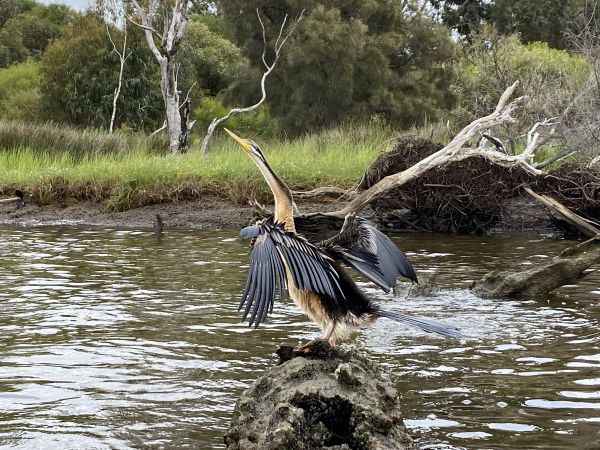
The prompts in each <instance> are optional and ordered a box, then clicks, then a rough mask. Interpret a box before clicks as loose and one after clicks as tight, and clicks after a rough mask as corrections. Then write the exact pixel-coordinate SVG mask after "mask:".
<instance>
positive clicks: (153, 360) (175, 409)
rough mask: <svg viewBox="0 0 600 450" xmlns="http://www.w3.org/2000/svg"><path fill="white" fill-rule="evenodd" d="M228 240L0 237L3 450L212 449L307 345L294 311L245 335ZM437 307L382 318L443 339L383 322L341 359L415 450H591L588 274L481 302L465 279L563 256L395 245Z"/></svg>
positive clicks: (501, 247) (241, 255) (419, 305)
mask: <svg viewBox="0 0 600 450" xmlns="http://www.w3.org/2000/svg"><path fill="white" fill-rule="evenodd" d="M236 235H237V231H235V230H230V231H222V232H183V231H169V232H167V233H166V234H165V235H164V237H163V238H162V239H161V240H157V239H156V238H155V237H154V235H152V233H150V232H146V231H143V232H142V231H117V230H97V229H92V230H85V229H74V228H66V227H58V228H40V229H14V228H0V446H2V447H9V448H44V449H53V448H54V449H65V448H118V449H120V448H141V447H144V448H159V447H161V448H164V447H168V448H222V447H223V445H222V435H223V434H224V431H225V429H226V428H227V426H228V421H229V417H230V415H231V412H232V409H233V406H234V403H235V400H236V398H237V396H238V395H239V393H240V392H241V391H242V390H243V389H244V388H245V387H247V386H248V384H249V383H251V382H252V381H253V380H254V379H255V378H256V377H257V376H258V375H260V374H261V373H262V372H263V371H264V370H265V369H266V368H267V367H269V366H270V365H272V364H273V361H274V357H273V355H272V353H273V351H274V349H275V348H276V347H277V346H278V345H279V344H281V343H284V342H285V343H292V344H295V343H296V342H298V341H302V340H307V339H309V338H313V337H315V336H316V335H317V334H318V330H317V329H316V328H315V326H313V325H312V324H310V323H309V322H307V321H306V319H305V317H304V316H303V315H302V314H301V313H299V312H298V310H297V309H296V308H295V306H293V305H292V304H289V303H286V304H280V305H278V306H277V308H276V311H275V314H273V316H271V317H270V318H269V319H268V320H267V321H266V322H265V323H264V326H261V328H260V329H258V330H254V329H250V328H248V327H247V326H245V325H242V324H240V323H239V315H238V313H237V311H236V309H237V304H238V299H239V296H240V292H241V290H242V288H243V283H244V280H245V269H246V267H247V265H246V264H247V260H248V249H247V243H245V242H240V241H238V240H237V239H235V236H236ZM399 241H400V243H401V246H402V248H404V249H405V250H407V252H408V253H409V255H410V257H411V259H412V260H413V261H414V264H415V266H416V268H417V271H420V272H421V273H422V272H424V271H427V272H430V273H434V272H435V273H436V274H437V276H436V281H437V282H438V283H439V284H440V287H441V292H439V293H438V294H437V295H436V296H434V297H428V298H424V297H411V298H409V299H405V298H394V297H392V296H386V295H384V294H381V293H380V292H379V291H377V290H376V289H374V288H373V287H372V286H370V285H367V284H363V286H364V287H365V289H367V290H368V291H369V292H370V293H371V294H372V295H373V296H377V297H379V298H380V299H381V301H383V302H386V304H387V305H389V307H391V308H396V309H398V310H402V311H403V312H406V313H412V314H417V315H425V316H430V317H435V318H437V319H440V320H446V321H448V322H452V323H455V324H457V325H459V326H460V327H462V329H463V331H464V332H465V333H466V334H468V335H469V336H471V339H469V340H467V341H465V342H462V343H460V342H456V341H451V340H445V339H443V338H437V337H435V336H430V335H426V334H422V333H420V332H419V331H417V330H413V329H407V328H400V327H399V326H397V325H396V324H394V323H393V322H390V321H385V320H381V321H379V322H378V323H377V326H376V327H374V328H371V329H366V330H363V331H361V332H360V333H359V334H358V335H357V336H356V337H355V339H354V341H353V344H355V345H357V346H359V347H360V348H362V349H363V350H364V351H366V352H368V353H370V354H371V355H372V356H373V357H374V358H375V359H377V360H378V361H379V362H380V363H381V365H382V366H384V367H385V369H386V370H387V371H388V372H389V373H390V376H391V377H392V380H393V381H394V382H395V384H396V386H397V388H398V392H399V394H400V396H401V397H402V405H403V406H404V411H405V417H406V425H407V426H408V427H409V428H410V429H411V430H412V432H413V433H414V434H415V435H416V436H417V439H418V441H419V443H420V445H421V446H422V448H430V449H433V448H435V449H441V448H444V449H445V448H499V447H505V448H531V447H534V446H538V447H544V448H593V447H594V445H596V444H597V442H598V441H599V439H600V435H599V434H598V433H599V430H600V427H599V425H600V370H599V369H600V332H599V329H598V322H599V320H600V306H599V300H600V288H599V286H600V273H598V274H597V273H593V274H591V275H590V276H589V277H588V278H587V279H585V280H584V281H582V282H581V283H580V284H578V285H577V286H565V287H563V288H561V289H560V291H559V292H558V293H556V294H554V295H552V296H548V297H547V298H545V299H543V300H536V301H533V300H524V301H498V300H496V301H493V300H481V299H478V298H476V297H474V296H473V295H471V294H470V293H469V291H468V290H467V287H468V285H469V283H470V282H471V281H473V280H476V279H478V278H479V277H480V276H481V275H482V274H484V273H485V272H487V271H488V270H491V269H493V268H506V267H510V266H522V267H526V266H527V265H530V264H535V263H537V262H540V261H543V259H545V258H547V257H549V256H552V255H554V254H556V253H557V252H559V251H560V250H561V249H563V248H564V247H565V246H567V245H568V244H569V242H565V241H557V240H552V239H539V238H536V237H533V236H525V235H520V236H494V237H483V238H481V237H451V236H441V237H438V236H431V235H411V236H405V237H401V238H400V239H399Z"/></svg>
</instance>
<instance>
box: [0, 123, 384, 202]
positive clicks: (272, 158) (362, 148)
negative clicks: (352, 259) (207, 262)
mask: <svg viewBox="0 0 600 450" xmlns="http://www.w3.org/2000/svg"><path fill="white" fill-rule="evenodd" d="M106 136H108V135H106ZM391 136H393V134H392V133H391V131H389V130H384V129H380V128H374V127H371V128H368V127H356V128H352V129H332V130H329V131H326V132H323V133H319V134H312V135H307V136H304V137H302V138H299V139H296V140H283V139H271V140H269V141H261V142H259V145H260V146H261V148H262V149H263V151H264V153H265V156H266V157H267V160H268V161H269V163H270V164H271V166H272V167H273V169H275V170H276V171H277V172H278V174H279V175H280V176H281V177H282V178H283V179H284V180H285V181H286V183H287V184H288V185H289V186H290V188H292V189H294V190H306V189H312V188H314V187H318V186H324V185H335V186H339V187H350V186H352V185H353V184H354V183H356V182H357V180H358V179H359V178H360V177H361V175H362V173H363V171H364V170H365V168H366V167H367V166H368V165H369V164H370V163H371V162H372V161H373V159H374V158H375V157H376V156H377V154H378V153H379V152H380V151H382V150H387V149H388V148H389V147H390V146H391V145H392V140H390V139H391ZM94 137H95V138H99V139H102V135H100V134H94ZM110 138H112V137H110ZM1 142H2V141H1V140H0V143H1ZM69 142H72V141H69ZM73 147H74V148H75V150H74V149H73V148H72V147H67V148H66V149H64V150H60V149H57V148H56V147H55V146H52V147H51V148H50V149H44V148H43V147H42V148H40V145H39V143H38V144H37V145H36V146H35V147H33V146H12V147H8V148H5V149H4V150H2V149H1V148H0V168H2V170H1V171H0V194H4V195H10V194H11V192H12V191H13V190H14V189H16V188H19V189H25V190H27V191H28V192H31V193H32V194H33V195H34V196H35V197H36V198H37V199H38V201H40V202H42V203H51V202H67V203H68V202H70V201H74V200H93V201H97V202H103V203H104V204H105V205H106V206H107V207H108V208H109V209H112V210H123V209H130V208H134V207H138V206H143V205H146V204H152V203H161V202H168V201H180V200H192V199H198V198H202V197H203V196H213V197H218V198H224V199H230V200H232V201H234V202H237V203H245V202H246V201H247V200H250V199H252V198H257V199H259V200H261V201H266V200H268V199H269V197H270V194H269V190H268V187H267V186H266V184H265V183H264V181H263V179H262V176H261V174H260V172H259V171H258V169H257V168H256V166H255V165H254V164H253V162H252V161H251V160H250V159H249V158H248V157H247V156H246V155H245V154H244V152H243V151H242V149H241V148H240V147H239V146H238V145H237V144H236V143H234V142H233V141H231V140H229V139H225V138H224V137H222V136H218V137H217V139H216V141H215V143H214V145H213V147H212V150H211V152H210V153H209V154H208V155H206V156H204V157H203V156H202V155H200V154H199V153H198V152H197V151H194V149H192V151H190V152H189V153H187V154H185V155H171V154H160V153H158V152H157V151H156V150H155V149H154V147H153V146H151V145H141V146H140V145H139V146H137V147H131V148H129V149H122V148H118V149H116V150H112V151H88V152H83V151H81V146H80V145H74V146H73Z"/></svg>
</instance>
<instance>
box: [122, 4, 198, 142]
mask: <svg viewBox="0 0 600 450" xmlns="http://www.w3.org/2000/svg"><path fill="white" fill-rule="evenodd" d="M124 1H125V2H127V3H128V4H129V5H131V7H132V9H133V11H132V12H133V14H131V15H130V16H128V20H129V21H130V22H131V23H133V24H135V25H136V26H138V27H140V28H141V29H143V31H144V35H145V37H146V42H147V43H148V47H149V48H150V51H151V52H152V54H153V55H154V57H155V58H156V61H157V62H158V64H159V66H160V75H161V81H160V88H161V93H162V97H163V101H164V106H165V125H164V127H165V128H166V129H167V130H168V133H169V147H170V149H171V151H172V152H173V153H183V152H185V151H186V150H187V146H188V142H187V141H188V137H189V134H190V131H191V129H192V126H193V125H194V122H193V121H190V105H189V100H188V99H185V100H184V104H180V96H179V89H178V86H177V71H178V68H179V65H178V63H177V51H178V50H179V48H180V46H181V43H182V40H183V36H184V34H185V30H186V26H187V23H188V19H189V15H190V8H191V6H192V5H193V3H194V1H193V0H147V1H146V2H142V1H141V0H140V1H138V0H124Z"/></svg>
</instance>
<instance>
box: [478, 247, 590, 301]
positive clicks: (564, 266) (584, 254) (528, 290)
mask: <svg viewBox="0 0 600 450" xmlns="http://www.w3.org/2000/svg"><path fill="white" fill-rule="evenodd" d="M599 261H600V236H596V237H593V238H592V239H590V240H587V241H585V242H582V243H581V244H578V245H574V246H572V247H569V248H567V249H565V250H563V252H562V253H561V254H560V255H558V256H556V257H554V258H551V259H550V260H548V261H546V262H545V263H544V264H540V265H539V266H536V267H533V268H531V269H528V270H525V271H522V272H510V271H499V270H494V271H493V272H490V273H488V274H487V275H485V276H484V277H483V278H482V279H481V280H479V281H476V282H475V283H474V284H473V285H472V286H471V291H472V292H473V293H475V294H476V295H479V296H481V297H486V298H494V297H496V298H497V297H511V296H529V295H540V294H545V293H547V292H550V291H552V290H554V289H556V288H558V287H560V286H563V285H565V284H570V283H574V282H576V281H577V280H578V279H580V278H582V277H583V276H585V275H586V274H587V273H584V272H585V270H587V269H588V268H589V267H590V266H592V265H593V264H595V263H597V262H599Z"/></svg>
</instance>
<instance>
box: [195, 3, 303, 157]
mask: <svg viewBox="0 0 600 450" xmlns="http://www.w3.org/2000/svg"><path fill="white" fill-rule="evenodd" d="M303 14H304V10H302V12H301V13H300V15H299V16H298V18H297V19H296V20H295V21H294V24H293V25H292V26H291V27H290V29H289V31H288V32H287V34H286V35H285V36H284V35H283V31H284V29H285V25H286V23H287V18H288V16H287V14H286V16H285V17H284V19H283V23H282V24H281V28H280V29H279V36H277V40H276V41H275V49H274V54H275V57H274V58H273V62H271V63H270V64H269V63H267V59H266V53H267V36H266V32H265V25H264V23H263V21H262V19H261V17H260V13H259V12H258V8H256V15H257V16H258V21H259V22H260V26H261V28H262V37H263V52H262V62H263V65H264V66H265V72H264V73H263V76H262V78H261V80H260V89H261V92H262V96H261V98H260V100H258V101H257V102H256V103H255V104H254V105H251V106H247V107H245V108H232V109H231V110H230V111H229V112H228V113H227V114H226V115H224V116H223V117H221V118H218V119H217V118H216V117H215V118H214V119H213V120H212V122H211V123H210V125H209V126H208V131H207V132H206V136H204V140H203V141H202V146H201V147H200V152H201V153H202V154H205V153H206V150H207V148H208V142H209V141H210V139H211V137H212V135H213V133H214V132H215V129H216V128H217V126H219V124H221V123H223V122H225V121H226V120H227V119H229V118H231V117H233V116H235V115H237V114H241V113H247V112H250V111H254V110H255V109H257V108H258V107H259V106H260V105H262V104H263V103H264V101H265V100H266V99H267V90H266V87H265V82H266V80H267V77H268V76H269V75H270V74H271V72H273V69H275V65H276V64H277V61H279V57H280V56H281V49H282V48H283V45H284V44H285V42H286V41H287V40H288V38H289V37H290V36H291V35H292V33H293V32H294V30H295V29H296V25H298V23H299V22H300V21H301V20H302V16H303Z"/></svg>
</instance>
